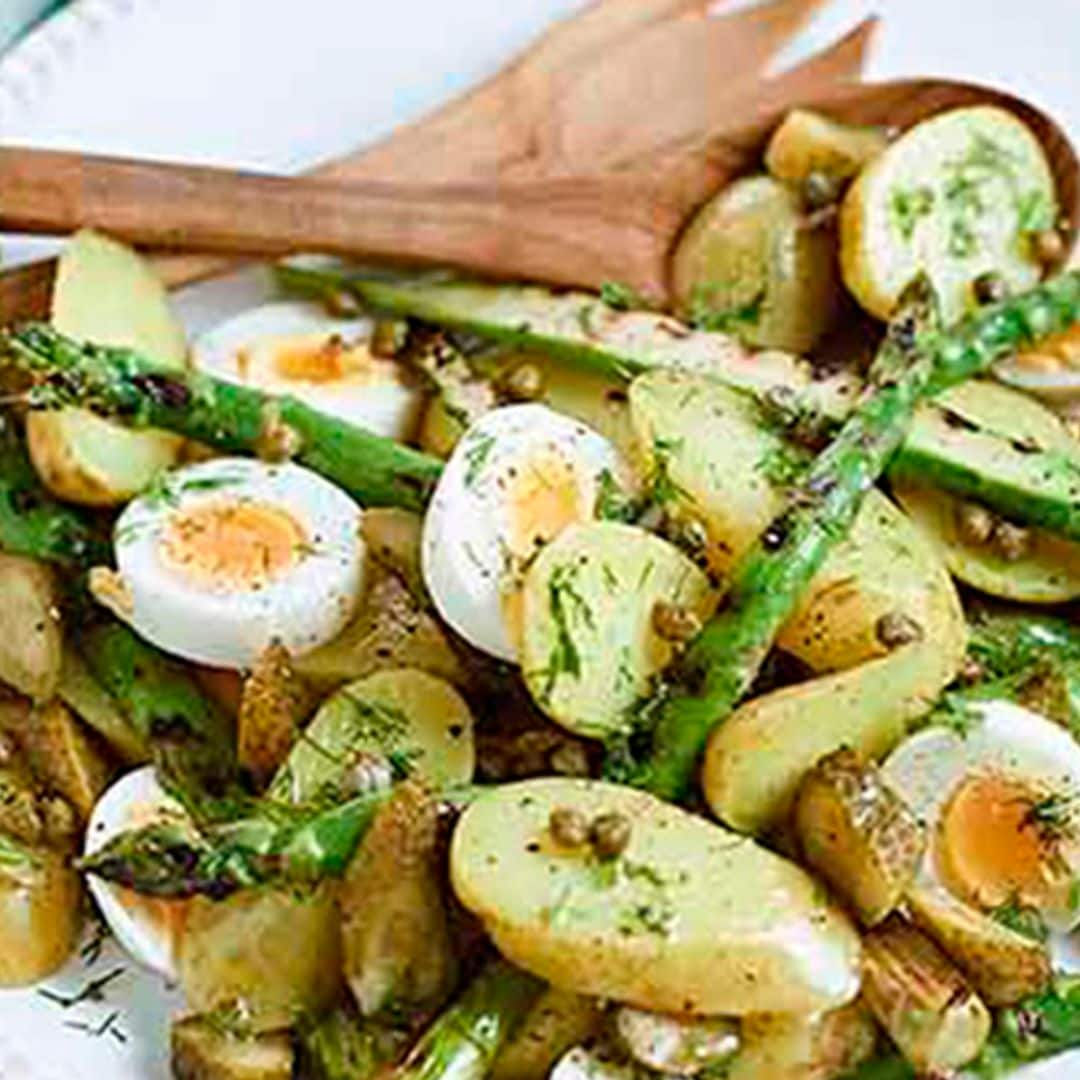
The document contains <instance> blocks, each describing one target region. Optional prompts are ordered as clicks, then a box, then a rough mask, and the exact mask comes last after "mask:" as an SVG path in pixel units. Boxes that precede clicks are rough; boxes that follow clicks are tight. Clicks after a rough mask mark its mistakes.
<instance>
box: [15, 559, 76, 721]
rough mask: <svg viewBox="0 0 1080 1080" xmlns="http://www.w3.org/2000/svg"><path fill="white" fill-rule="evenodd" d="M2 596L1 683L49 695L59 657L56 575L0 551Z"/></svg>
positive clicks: (41, 696)
mask: <svg viewBox="0 0 1080 1080" xmlns="http://www.w3.org/2000/svg"><path fill="white" fill-rule="evenodd" d="M0 596H2V597H3V598H4V600H3V604H0V682H5V683H7V684H8V685H9V686H12V687H14V688H15V689H16V690H18V691H19V693H20V694H25V695H26V696H27V697H31V698H34V699H36V700H39V701H40V700H44V699H45V698H49V697H52V695H53V694H54V693H55V692H56V687H57V684H58V683H59V681H60V665H61V662H62V658H63V639H62V635H61V630H60V608H59V605H58V603H57V584H56V577H55V575H54V574H53V572H52V570H51V569H50V568H49V567H47V566H45V565H44V564H43V563H39V562H35V561H34V560H33V559H26V558H23V557H22V556H20V555H8V554H7V553H4V552H0Z"/></svg>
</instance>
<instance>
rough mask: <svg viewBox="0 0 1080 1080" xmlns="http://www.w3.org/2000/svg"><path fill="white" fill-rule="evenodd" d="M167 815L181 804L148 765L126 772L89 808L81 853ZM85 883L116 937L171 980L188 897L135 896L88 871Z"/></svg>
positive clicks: (176, 813) (174, 814)
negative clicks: (167, 793) (168, 792)
mask: <svg viewBox="0 0 1080 1080" xmlns="http://www.w3.org/2000/svg"><path fill="white" fill-rule="evenodd" d="M170 817H171V818H178V819H181V820H184V819H185V814H184V810H183V809H182V808H181V806H180V804H179V803H177V802H175V801H174V800H173V799H171V798H169V796H168V795H166V794H165V791H164V789H163V788H162V787H161V785H160V784H159V783H158V781H157V777H156V776H155V775H154V769H153V767H152V766H149V765H148V766H146V767H145V768H142V769H137V770H136V771H135V772H130V773H128V774H127V775H126V776H124V777H123V778H122V779H120V780H118V781H117V782H116V783H115V784H113V785H112V787H110V788H109V789H108V791H106V792H105V794H104V795H102V796H101V798H100V799H99V800H98V802H97V805H96V806H95V807H94V809H93V812H92V813H91V814H90V821H89V824H88V825H87V829H86V854H87V855H92V854H93V853H94V852H96V851H98V850H100V849H101V848H102V847H104V846H105V844H106V843H108V842H109V841H110V840H112V839H114V838H115V837H116V836H118V835H119V834H120V833H123V832H127V831H129V830H130V829H138V828H141V827H142V826H144V825H150V824H153V823H154V822H157V821H161V820H162V819H165V818H170ZM87 884H88V886H89V888H90V892H91V895H92V896H93V897H94V900H95V901H96V902H97V906H98V908H99V909H100V911H101V914H102V917H103V918H104V919H105V921H106V923H108V925H109V929H110V930H111V931H112V932H113V934H114V935H115V937H116V939H117V941H119V942H120V944H121V945H122V946H123V947H124V948H125V949H126V950H127V951H128V952H129V953H130V954H131V955H132V957H134V959H135V960H137V961H138V962H139V963H140V964H142V965H143V966H144V967H147V968H149V969H150V970H151V971H156V972H158V973H159V974H160V975H164V976H165V977H166V978H167V979H170V980H175V979H176V958H177V950H178V948H179V944H180V937H181V935H182V934H183V931H184V925H185V921H186V919H187V910H188V903H187V901H185V900H159V899H156V898H153V897H148V896H140V895H139V894H138V893H136V892H133V891H132V890H130V889H124V888H122V887H121V886H119V885H114V884H112V883H111V882H108V881H103V880H102V879H101V878H98V877H95V876H93V875H92V874H91V875H89V876H88V877H87Z"/></svg>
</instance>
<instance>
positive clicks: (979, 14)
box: [0, 0, 1080, 1080]
mask: <svg viewBox="0 0 1080 1080" xmlns="http://www.w3.org/2000/svg"><path fill="white" fill-rule="evenodd" d="M621 2H629V0H621ZM3 3H4V0H0V5H2V4H3ZM581 3H582V0H509V2H507V0H455V2H454V3H452V4H450V3H446V2H445V0H393V2H392V3H376V2H374V0H366V2H365V0H359V2H358V0H303V3H295V2H292V0H274V2H272V3H267V2H266V0H228V2H227V3H223V2H221V0H201V2H200V0H76V2H75V3H74V4H73V5H72V6H71V7H70V8H69V9H67V10H66V11H65V12H64V13H62V14H61V15H60V16H58V17H57V18H55V19H53V20H51V21H50V22H48V23H47V24H46V25H45V26H44V27H42V28H40V29H39V30H37V31H35V32H34V33H33V34H31V35H30V36H29V37H28V38H27V39H26V40H25V41H24V42H23V43H21V44H20V45H19V46H17V47H16V48H15V49H14V50H12V51H11V52H10V53H8V54H6V56H5V57H4V58H3V59H0V138H3V139H4V140H5V141H12V142H15V141H19V142H28V143H35V144H39V145H51V146H67V147H80V148H84V149H88V150H96V151H102V152H112V153H128V154H139V155H146V156H158V157H165V158H186V159H195V160H202V161H207V162H219V163H222V164H235V165H242V166H248V167H256V168H258V167H262V168H270V169H278V170H292V169H299V168H303V167H306V166H309V165H312V164H314V163H315V162H317V161H320V160H324V159H326V158H329V157H333V156H337V155H339V154H342V153H345V152H347V151H349V150H352V149H354V148H355V147H356V146H358V145H360V144H362V143H363V142H366V141H369V140H372V139H374V138H376V137H378V136H379V135H381V134H383V133H385V132H386V131H388V130H389V129H390V128H391V127H393V126H394V125H395V124H397V123H400V122H402V121H404V120H407V119H409V118H411V117H414V116H417V115H419V114H421V113H423V112H425V111H426V110H428V109H429V108H431V107H432V106H434V105H435V104H437V103H438V102H440V101H441V100H443V99H445V98H446V97H447V96H448V95H450V94H452V93H454V92H456V91H459V90H461V89H464V88H465V87H466V86H468V85H470V84H471V83H473V82H475V81H476V80H477V79H478V78H479V77H481V76H483V75H485V74H487V73H489V72H491V71H493V70H494V69H495V68H496V67H497V66H498V65H499V63H500V62H501V61H502V60H503V59H505V58H506V57H507V56H508V55H509V54H511V53H513V52H514V51H516V50H517V49H519V48H520V47H521V46H522V45H523V44H524V43H525V42H527V41H528V40H529V38H530V37H532V36H533V35H534V34H535V33H536V32H537V31H538V30H539V29H540V28H541V27H542V26H544V25H545V24H546V23H547V22H548V21H549V20H550V19H551V18H553V17H555V16H558V15H560V14H563V13H566V12H569V11H571V10H573V9H575V8H577V7H579V6H580V5H581ZM872 11H877V12H879V13H882V14H884V15H885V18H886V26H885V28H884V32H883V34H882V37H881V40H880V42H879V49H878V52H877V54H876V56H875V60H874V63H873V65H872V70H873V73H874V74H877V75H881V76H891V75H914V74H923V73H926V72H932V73H935V74H945V75H953V76H958V77H966V78H971V79H976V80H981V81H986V82H992V83H996V84H998V85H1001V86H1004V87H1007V88H1009V89H1012V90H1015V91H1016V92H1018V93H1020V94H1022V95H1024V96H1027V97H1029V98H1031V99H1032V100H1034V101H1036V102H1038V103H1040V104H1042V105H1043V106H1044V107H1046V108H1048V109H1049V110H1050V111H1051V112H1053V113H1054V115H1055V116H1057V117H1058V118H1059V119H1060V120H1061V121H1062V122H1063V123H1064V124H1065V125H1066V127H1067V128H1069V129H1070V130H1071V131H1073V132H1074V133H1076V134H1080V68H1078V67H1077V65H1076V58H1075V42H1076V40H1077V30H1078V29H1080V7H1078V5H1077V2H1076V0H1027V2H1026V3H1024V4H1022V5H1021V4H1009V5H1006V4H995V3H990V2H988V0H948V2H947V3H943V2H942V0H876V2H875V0H837V2H836V3H834V4H833V5H831V7H829V9H828V10H827V11H826V12H825V13H824V14H823V16H822V17H821V18H819V19H818V21H817V22H816V23H815V24H814V26H813V27H811V28H810V30H809V31H808V32H807V33H806V34H805V35H804V36H803V37H802V38H801V39H800V41H799V42H798V43H796V45H794V46H793V48H792V49H791V50H790V51H789V53H788V54H787V55H788V57H789V58H791V57H794V56H796V55H799V54H802V53H805V52H806V51H808V50H809V49H810V48H812V47H817V46H820V45H822V44H824V43H825V42H827V41H828V40H830V39H831V38H832V37H833V36H835V34H836V33H837V32H839V31H841V30H844V29H846V28H848V27H850V26H851V25H852V23H853V22H854V21H855V20H856V19H857V18H860V17H862V16H864V15H866V14H869V13H871V12H872ZM632 122H633V102H628V103H627V123H632ZM6 249H7V252H8V254H10V253H12V252H13V253H14V254H15V255H16V257H18V256H23V257H29V256H30V255H31V254H32V253H34V252H36V251H37V250H39V249H40V245H38V244H28V243H25V242H23V241H19V240H16V241H15V242H14V243H12V244H8V245H7V246H6ZM266 289H267V284H266V281H265V278H263V277H262V276H260V275H258V274H255V275H251V274H248V275H244V276H242V277H241V278H238V279H235V280H232V281H229V282H224V283H214V284H212V285H209V286H199V287H197V288H195V289H191V290H186V291H185V293H184V294H183V295H182V296H181V298H180V306H181V309H182V314H183V316H184V318H185V321H186V322H187V323H188V325H189V327H190V328H191V329H192V330H197V329H201V328H203V327H205V326H207V325H209V324H212V323H213V322H214V321H216V320H217V319H219V318H221V317H223V316H224V315H226V314H228V313H230V312H232V311H235V310H238V309H239V308H241V307H244V306H247V305H248V304H251V303H254V302H256V301H257V300H258V299H259V298H260V297H262V296H263V295H265V291H266ZM118 967H123V969H124V970H123V972H122V973H121V974H120V975H118V976H117V978H116V979H115V981H113V982H111V983H110V984H109V985H108V986H107V987H106V988H105V991H104V997H103V1000H101V1001H87V1002H83V1003H81V1004H78V1005H76V1006H73V1007H71V1008H69V1009H63V1008H62V1007H61V1006H60V1005H59V1004H57V1003H56V1002H55V1001H53V1000H50V999H49V998H47V997H45V996H43V995H42V994H41V993H40V992H39V991H38V990H33V991H17V992H15V991H9V992H0V1080H103V1078H109V1080H166V1078H167V1077H168V1076H169V1069H168V1017H169V1015H170V1014H171V1013H172V1012H174V1011H175V1010H177V1009H179V1008H180V1007H181V1001H180V998H179V995H177V994H176V993H175V992H170V991H168V989H167V988H165V987H164V986H163V985H161V983H160V981H159V980H156V979H155V978H153V977H151V976H148V975H146V974H144V973H141V972H140V971H138V970H137V969H136V968H135V967H134V965H133V964H132V963H131V962H130V961H128V960H126V959H125V958H123V957H121V956H120V955H119V954H118V953H117V952H116V951H115V948H114V947H113V946H111V945H106V947H105V949H104V950H103V952H102V954H101V956H100V958H99V959H98V960H97V961H96V962H95V963H94V964H92V965H87V964H86V963H85V962H84V961H83V960H82V959H81V958H76V959H75V960H73V961H72V963H71V964H70V965H69V966H68V968H67V969H66V970H65V971H64V972H63V973H62V974H61V975H59V976H57V977H56V978H53V979H50V980H47V982H46V984H45V986H46V988H47V989H49V990H51V991H55V992H59V993H60V994H61V995H68V996H70V995H72V994H75V993H77V992H78V991H79V990H80V989H82V988H84V987H85V985H86V984H87V982H88V981H90V980H92V979H97V978H100V977H101V976H103V975H108V974H109V973H110V972H112V971H113V970H115V969H116V968H118ZM114 1013H115V1014H116V1018H115V1019H114V1020H113V1021H112V1023H111V1024H110V1025H108V1026H107V1027H103V1025H105V1022H106V1021H107V1020H108V1019H109V1018H110V1016H112V1015H113V1014H114ZM95 1032H100V1034H95ZM1069 1077H1073V1078H1077V1077H1080V1053H1078V1054H1073V1055H1069V1056H1068V1057H1062V1058H1058V1059H1055V1060H1053V1061H1049V1062H1045V1063H1043V1064H1041V1065H1040V1066H1038V1067H1036V1068H1032V1069H1028V1070H1025V1071H1024V1073H1023V1074H1022V1075H1021V1074H1017V1078H1016V1080H1051V1078H1055V1080H1067V1078H1069Z"/></svg>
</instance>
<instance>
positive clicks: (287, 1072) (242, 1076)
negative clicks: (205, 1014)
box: [171, 1016, 294, 1080]
mask: <svg viewBox="0 0 1080 1080" xmlns="http://www.w3.org/2000/svg"><path fill="white" fill-rule="evenodd" d="M171 1042H172V1071H173V1077H174V1078H175V1080H291V1078H292V1075H293V1056H294V1055H293V1048H292V1042H291V1040H290V1039H289V1037H288V1035H262V1036H259V1037H258V1038H252V1039H241V1038H237V1037H236V1036H233V1035H230V1034H229V1033H228V1032H226V1031H223V1030H222V1027H221V1025H220V1024H215V1023H213V1022H212V1021H210V1020H204V1019H201V1018H200V1017H197V1016H192V1017H188V1018H186V1019H183V1020H176V1021H174V1022H173V1025H172V1034H171Z"/></svg>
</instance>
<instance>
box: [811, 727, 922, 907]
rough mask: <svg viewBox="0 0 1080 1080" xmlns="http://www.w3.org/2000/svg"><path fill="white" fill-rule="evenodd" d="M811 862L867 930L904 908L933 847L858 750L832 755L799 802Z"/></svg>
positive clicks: (818, 768) (813, 774)
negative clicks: (902, 904) (926, 853)
mask: <svg viewBox="0 0 1080 1080" xmlns="http://www.w3.org/2000/svg"><path fill="white" fill-rule="evenodd" d="M794 820H795V830H796V832H797V834H798V837H799V842H800V846H801V848H802V852H803V856H804V858H805V860H806V862H807V863H808V864H809V866H810V867H811V868H813V869H814V870H815V871H817V873H818V874H820V875H821V877H822V878H824V880H825V881H827V882H828V883H829V884H830V885H831V886H832V887H833V889H835V890H836V892H837V894H838V895H839V896H840V897H841V898H842V899H844V900H845V901H847V903H848V904H849V906H850V907H851V908H853V909H854V911H855V913H856V914H857V915H858V916H859V919H860V921H861V922H862V923H863V924H864V925H865V926H873V925H875V924H876V923H879V922H881V920H882V919H884V918H885V916H886V915H888V914H890V913H891V912H892V911H894V910H895V909H896V907H897V906H898V905H899V903H900V901H901V900H902V899H903V897H904V893H905V892H906V891H907V888H908V886H909V885H910V884H911V882H912V881H913V880H914V877H915V872H916V870H918V868H919V865H920V863H921V861H922V856H923V852H924V851H925V849H926V833H925V831H924V830H923V827H922V825H921V824H920V823H919V822H918V821H917V820H916V819H915V817H914V815H913V814H912V813H911V811H910V810H908V808H907V806H906V805H905V804H904V802H903V800H902V799H901V798H900V797H899V796H898V795H897V794H896V792H894V791H893V790H892V789H891V788H890V787H889V785H888V784H886V783H885V781H884V780H882V778H881V776H880V774H879V773H878V770H877V768H876V767H875V766H874V765H872V764H869V763H866V762H864V761H863V760H862V759H861V758H860V757H859V755H858V754H856V753H855V752H854V751H852V750H848V749H843V750H837V751H835V752H834V753H832V754H829V755H828V756H827V757H824V758H822V759H821V761H819V762H818V763H817V765H815V766H814V768H813V769H811V771H810V772H809V773H807V774H806V776H805V777H804V778H803V781H802V783H801V784H800V785H799V791H798V794H797V796H796V798H795V818H794Z"/></svg>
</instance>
